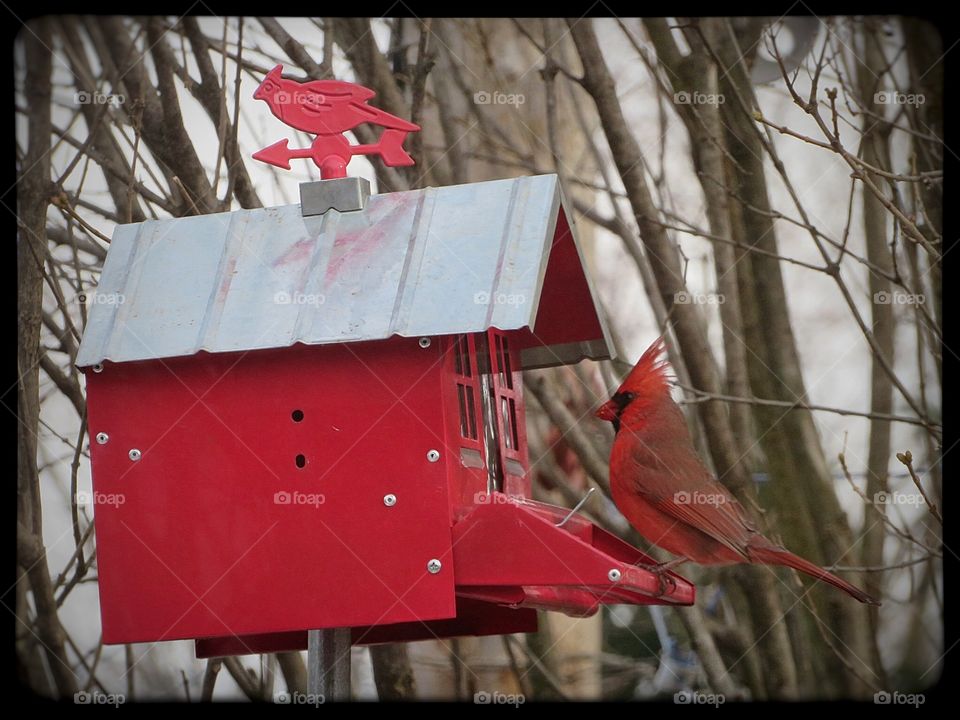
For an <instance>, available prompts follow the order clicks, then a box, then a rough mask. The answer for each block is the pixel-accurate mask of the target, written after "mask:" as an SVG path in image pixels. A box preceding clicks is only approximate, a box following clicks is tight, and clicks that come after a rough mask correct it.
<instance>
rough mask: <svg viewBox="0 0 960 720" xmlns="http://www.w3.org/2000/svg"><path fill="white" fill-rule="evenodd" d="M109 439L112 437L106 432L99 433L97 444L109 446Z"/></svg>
mask: <svg viewBox="0 0 960 720" xmlns="http://www.w3.org/2000/svg"><path fill="white" fill-rule="evenodd" d="M109 439H110V436H109V435H107V434H106V433H105V432H98V433H97V442H98V443H100V444H101V445H106V444H107V440H109Z"/></svg>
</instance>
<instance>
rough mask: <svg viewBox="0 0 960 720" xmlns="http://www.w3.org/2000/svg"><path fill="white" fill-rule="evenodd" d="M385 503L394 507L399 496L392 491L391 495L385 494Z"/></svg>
mask: <svg viewBox="0 0 960 720" xmlns="http://www.w3.org/2000/svg"><path fill="white" fill-rule="evenodd" d="M383 504H384V505H386V506H387V507H393V506H394V505H396V504H397V496H396V495H394V494H393V493H390V494H389V495H384V496H383Z"/></svg>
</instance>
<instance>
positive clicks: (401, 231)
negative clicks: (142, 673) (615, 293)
mask: <svg viewBox="0 0 960 720" xmlns="http://www.w3.org/2000/svg"><path fill="white" fill-rule="evenodd" d="M287 82H288V81H286V80H282V79H281V78H280V76H279V69H277V70H274V71H273V72H272V73H271V75H270V76H268V79H267V80H266V81H264V84H263V85H262V86H261V88H260V89H258V91H257V97H263V98H264V99H266V100H267V101H268V102H271V98H276V97H277V93H279V92H281V91H284V92H290V90H284V88H285V83H287ZM302 87H304V88H308V89H315V90H316V91H317V92H319V93H320V94H322V95H323V96H324V97H325V98H326V99H327V100H329V102H331V103H333V99H334V98H344V99H345V102H346V105H343V104H332V105H331V107H330V108H326V106H325V105H324V104H323V103H319V104H318V105H317V106H316V107H314V106H306V105H304V108H305V109H303V112H302V113H301V114H298V115H296V118H297V120H296V121H295V120H294V119H292V118H291V116H290V115H288V114H287V112H286V111H285V110H284V109H283V107H280V108H279V109H278V107H277V106H276V105H274V104H273V102H271V108H272V109H273V110H274V113H275V114H277V115H278V116H279V117H281V118H282V119H283V120H284V121H286V122H291V123H294V124H295V122H303V123H306V122H307V121H306V120H303V118H322V117H327V118H330V117H334V118H340V119H339V120H338V121H337V122H333V121H332V120H327V121H325V122H327V124H326V125H322V124H319V123H320V120H317V121H316V122H317V123H318V124H313V125H310V126H309V128H303V129H310V128H312V129H311V131H312V132H316V133H318V141H319V140H320V138H330V137H333V133H334V132H336V133H339V132H341V131H342V130H344V129H346V128H347V127H351V125H349V124H348V120H347V119H344V118H343V117H342V116H341V115H340V114H338V112H339V111H340V110H341V109H342V108H344V107H348V108H349V109H350V113H353V115H352V118H353V119H350V120H349V122H354V120H355V119H356V118H360V120H358V122H359V121H366V122H377V123H380V124H381V125H384V126H385V127H387V128H388V131H389V130H390V129H393V130H396V131H397V132H401V133H405V132H407V131H409V130H410V129H411V128H413V127H414V126H411V125H410V124H409V123H405V121H401V120H399V119H398V118H393V117H392V116H390V115H387V114H386V113H381V112H380V111H376V110H374V109H373V108H369V107H367V106H366V105H365V102H364V101H365V100H366V99H367V98H368V97H369V96H370V94H371V93H369V91H366V90H364V89H363V88H357V87H356V86H350V85H347V84H345V83H333V82H332V81H330V82H328V81H325V82H324V83H306V84H304V85H303V86H302ZM338 102H339V101H338ZM308 107H309V109H306V108H308ZM344 112H345V111H344ZM364 112H367V113H369V114H367V115H364V114H363V113H364ZM324 113H326V115H325V114H324ZM311 122H312V121H311ZM345 123H347V124H345ZM390 123H392V124H390ZM298 127H299V126H298ZM327 130H329V132H327ZM338 137H339V136H338ZM324 142H326V140H325V141H324ZM344 142H346V141H344ZM332 147H334V145H333V144H330V145H324V147H323V150H322V152H317V153H315V154H312V155H311V157H313V158H314V159H315V160H316V161H317V162H318V164H321V165H330V163H327V162H326V161H327V160H328V158H329V155H328V154H325V153H328V151H329V149H330V148H332ZM348 147H350V146H348ZM352 147H353V149H352V150H351V151H350V153H351V154H352V153H354V152H356V147H355V146H352ZM363 151H364V152H366V150H363ZM331 152H333V154H334V155H337V151H331ZM337 157H340V158H341V159H342V160H343V161H344V166H345V164H346V162H347V161H348V160H349V157H350V154H343V155H337ZM384 157H385V158H386V157H387V156H386V154H385V155H384ZM332 165H336V163H333V164H332ZM99 293H111V294H114V295H113V297H121V298H123V302H117V303H109V304H95V305H94V306H93V310H92V312H91V315H90V320H89V323H88V325H87V328H86V331H85V333H84V337H83V342H82V344H81V348H80V351H79V355H78V357H77V364H78V366H79V367H80V368H81V369H82V370H83V371H84V373H85V375H86V383H87V395H88V408H89V410H88V412H89V427H90V432H91V436H92V437H94V438H96V441H95V442H94V443H93V444H92V446H91V460H92V472H93V483H94V497H95V498H111V499H116V498H122V499H123V501H122V502H111V503H106V502H104V503H101V504H98V505H97V506H96V508H95V512H96V524H97V562H98V575H99V586H100V599H101V614H102V620H103V639H104V642H106V643H110V644H113V643H133V642H155V641H162V640H176V639H184V638H195V639H197V652H198V655H200V656H210V655H224V654H238V653H250V652H267V651H279V650H291V649H303V648H305V647H306V645H307V630H310V629H317V628H351V634H352V642H354V643H378V642H389V641H398V640H416V639H427V638H434V637H450V636H457V635H471V634H473V635H484V634H500V633H513V632H524V631H532V630H534V629H535V628H536V613H535V612H534V611H535V610H536V609H548V610H558V611H562V612H566V613H569V614H573V615H589V614H591V613H594V612H596V610H597V609H598V608H599V606H600V605H601V604H604V603H632V604H648V603H659V604H690V603H692V602H693V599H694V588H693V586H692V585H690V584H689V583H688V582H686V581H685V580H683V579H682V578H680V577H679V576H677V575H674V574H669V575H667V576H666V577H668V581H667V582H666V583H665V587H663V586H662V585H661V578H660V577H659V576H658V575H657V574H655V573H653V572H651V571H649V570H648V569H645V568H644V567H643V565H652V564H653V563H654V561H653V560H652V559H650V558H649V557H647V556H645V555H644V554H643V553H641V552H639V551H638V550H636V549H635V548H634V547H632V546H631V545H629V544H627V543H625V542H623V541H621V540H619V539H617V538H616V537H614V536H612V535H610V534H609V533H607V532H605V531H603V530H601V529H599V528H597V527H595V526H593V525H592V524H591V523H589V522H588V521H587V520H585V519H584V518H583V517H582V516H580V515H578V514H570V513H569V511H568V510H565V509H562V508H557V507H553V506H549V505H545V504H542V503H538V502H534V501H533V500H531V493H530V460H529V457H528V452H527V442H526V426H525V412H524V401H523V387H522V379H521V370H523V369H527V368H540V367H548V366H553V365H561V364H570V363H576V362H579V361H580V360H581V359H583V358H594V359H599V358H606V357H609V356H610V351H609V343H608V338H607V332H606V329H605V327H604V322H603V319H602V317H601V314H600V311H599V309H598V306H597V303H596V301H595V296H594V293H593V291H592V289H591V286H590V282H589V279H588V277H587V275H586V273H585V272H584V264H583V259H582V256H581V253H580V249H579V247H578V245H577V241H576V238H575V235H574V232H573V228H572V227H571V225H570V223H569V213H568V211H567V207H566V204H565V202H564V199H563V195H562V192H561V189H560V185H559V182H558V179H557V177H556V176H555V175H540V176H534V177H521V178H515V179H508V180H496V181H490V182H481V183H472V184H467V185H457V186H450V187H440V188H426V189H422V190H412V191H409V192H396V193H388V194H381V195H369V185H368V184H367V183H366V181H363V180H360V179H358V178H340V179H329V180H321V181H319V182H313V183H304V184H303V185H302V186H301V203H300V204H299V205H287V206H281V207H272V208H265V209H254V210H239V211H235V212H230V213H221V214H215V215H206V216H196V217H185V218H178V219H171V220H148V221H146V222H142V223H136V224H130V225H121V226H118V227H117V229H116V232H115V234H114V236H113V241H112V243H111V245H110V250H109V253H108V255H107V259H106V261H105V264H104V268H103V273H102V276H101V282H100V287H99Z"/></svg>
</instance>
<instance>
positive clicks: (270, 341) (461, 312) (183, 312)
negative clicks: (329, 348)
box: [77, 175, 610, 367]
mask: <svg viewBox="0 0 960 720" xmlns="http://www.w3.org/2000/svg"><path fill="white" fill-rule="evenodd" d="M567 217H569V215H568V213H566V212H565V210H564V208H563V197H562V192H561V190H560V185H559V182H558V179H557V176H556V175H538V176H533V177H521V178H514V179H507V180H494V181H489V182H480V183H470V184H466V185H453V186H447V187H439V188H425V189H422V190H412V191H407V192H396V193H386V194H382V195H372V196H370V198H369V200H368V201H367V205H366V207H365V208H364V209H363V210H361V211H356V212H347V213H341V212H338V211H336V210H331V211H329V212H327V213H325V214H323V215H319V216H311V217H304V216H302V215H301V211H300V206H299V205H285V206H280V207H273V208H263V209H254V210H238V211H234V212H229V213H219V214H214V215H200V216H192V217H184V218H176V219H170V220H147V221H145V222H141V223H134V224H129V225H120V226H118V227H117V228H116V231H115V232H114V235H113V240H112V242H111V245H110V250H109V252H108V254H107V258H106V261H105V262H104V267H103V272H102V275H101V278H100V285H99V287H98V290H97V294H96V296H95V300H96V302H94V303H93V305H92V308H91V312H90V316H89V322H88V324H87V327H86V329H85V332H84V335H83V341H82V343H81V345H80V350H79V353H78V355H77V365H78V366H80V367H86V366H90V365H94V364H97V363H100V362H103V361H104V360H109V361H112V362H129V361H135V360H146V359H154V358H166V357H175V356H184V355H192V354H194V353H196V352H198V351H200V350H206V351H208V352H212V353H222V352H234V351H242V350H254V349H261V348H276V347H286V346H289V345H292V344H294V343H298V342H299V343H305V344H325V343H342V342H354V341H363V340H378V339H385V338H388V337H391V336H393V335H402V336H408V337H416V336H429V335H448V334H457V333H468V332H479V331H483V330H486V329H488V328H490V327H497V328H500V329H501V330H522V329H524V328H526V329H527V330H528V332H527V333H526V337H527V342H526V343H524V347H525V349H524V350H523V353H522V357H523V363H524V366H525V367H545V366H549V365H558V364H562V363H571V362H576V361H578V360H580V359H582V358H584V357H590V358H594V359H599V358H605V357H609V356H610V352H609V350H608V348H609V347H610V344H609V343H608V341H607V331H606V327H605V325H604V321H603V319H602V317H601V314H600V313H599V310H598V308H597V304H596V297H595V294H594V292H593V291H592V288H591V287H590V284H589V279H588V278H587V276H586V274H585V273H584V271H583V258H582V255H581V253H580V249H579V247H578V246H577V244H576V239H575V237H574V234H573V230H572V228H570V229H569V230H568V229H567V228H568V222H567ZM551 258H556V259H551ZM548 267H549V273H551V274H555V275H556V279H555V280H553V281H552V282H550V285H551V287H552V288H553V289H552V290H550V291H549V295H550V297H551V302H550V306H549V307H544V308H542V312H541V314H540V315H538V312H540V311H541V307H540V305H541V296H542V294H543V291H544V285H545V282H546V281H547V275H548ZM555 268H556V269H555ZM565 293H569V298H568V299H569V301H570V302H569V303H567V302H566V301H563V298H564V297H566V296H565V295H564V294H565ZM573 317H576V318H578V320H577V321H575V322H571V318H573Z"/></svg>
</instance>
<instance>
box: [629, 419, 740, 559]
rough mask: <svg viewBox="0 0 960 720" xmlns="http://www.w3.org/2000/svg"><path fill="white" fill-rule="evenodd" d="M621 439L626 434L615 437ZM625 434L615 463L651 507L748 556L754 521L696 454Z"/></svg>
mask: <svg viewBox="0 0 960 720" xmlns="http://www.w3.org/2000/svg"><path fill="white" fill-rule="evenodd" d="M621 432H622V431H621ZM627 432H629V431H627ZM623 440H627V438H618V439H617V442H618V443H619V442H622V441H623ZM630 440H631V441H633V442H630V443H629V446H630V447H629V452H628V453H627V454H626V455H625V457H623V458H622V459H621V462H620V463H618V467H619V472H626V473H628V474H629V475H628V476H629V477H631V478H632V479H633V489H634V490H635V491H636V492H637V494H638V495H640V496H641V497H643V499H644V501H646V502H647V503H648V504H649V505H651V506H652V507H654V508H655V509H656V510H659V511H660V512H662V513H663V514H665V515H667V516H669V517H671V518H673V519H674V520H677V521H678V522H681V523H684V524H685V525H689V526H690V527H693V528H695V529H697V530H699V531H700V532H702V533H705V534H706V535H709V536H710V537H711V538H713V539H714V540H716V541H717V542H718V543H721V544H722V545H725V546H726V547H728V548H730V549H731V550H732V551H734V552H735V553H737V554H740V555H743V556H744V557H747V544H748V543H749V541H750V538H751V536H753V535H755V534H756V532H757V530H756V526H755V525H754V524H753V522H752V521H751V520H750V517H749V516H748V515H747V512H746V510H744V508H743V506H742V505H741V504H740V503H739V501H738V500H737V499H736V498H735V497H734V496H733V495H732V494H731V493H730V491H729V490H727V489H726V488H725V487H724V486H723V485H721V484H720V483H719V482H718V481H717V480H716V478H714V477H713V475H712V473H711V472H710V470H709V469H708V468H707V467H706V466H705V465H704V464H703V463H702V462H701V461H700V459H699V458H698V457H697V456H696V455H691V454H690V453H684V452H678V453H676V454H675V455H674V456H671V454H670V452H669V447H667V448H665V449H664V450H663V451H661V452H657V453H655V452H653V451H652V450H651V449H650V448H649V447H647V446H645V445H644V443H643V442H642V440H640V439H639V438H630ZM678 458H679V459H678Z"/></svg>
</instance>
